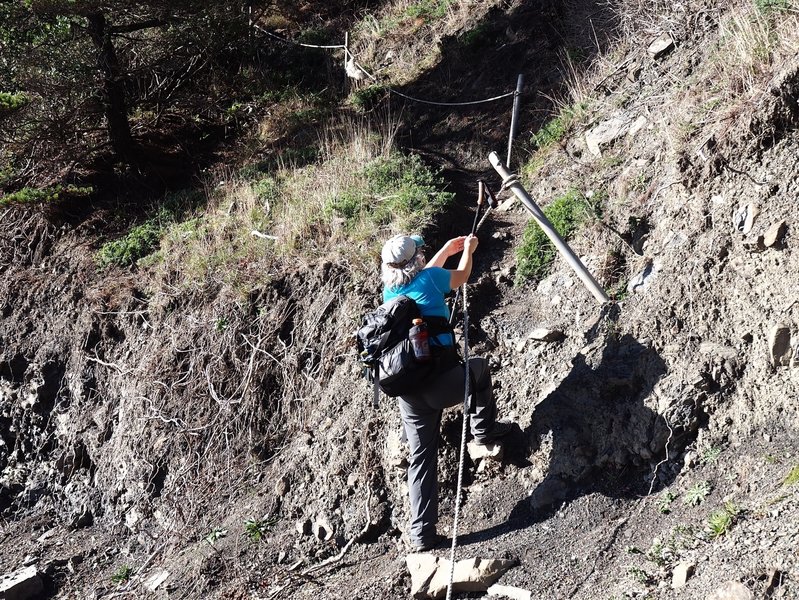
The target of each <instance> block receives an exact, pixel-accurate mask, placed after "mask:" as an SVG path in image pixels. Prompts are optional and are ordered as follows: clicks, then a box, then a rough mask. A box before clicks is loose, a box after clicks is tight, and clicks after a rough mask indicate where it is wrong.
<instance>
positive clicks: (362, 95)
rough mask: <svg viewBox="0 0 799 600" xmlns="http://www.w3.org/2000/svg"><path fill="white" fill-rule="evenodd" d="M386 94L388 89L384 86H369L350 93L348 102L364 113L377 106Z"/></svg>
mask: <svg viewBox="0 0 799 600" xmlns="http://www.w3.org/2000/svg"><path fill="white" fill-rule="evenodd" d="M388 93H389V91H388V88H387V87H386V86H384V85H380V84H376V85H370V86H368V87H365V88H362V89H360V90H355V91H354V92H352V95H351V97H350V102H352V105H353V106H355V108H357V109H359V110H361V111H363V112H365V111H368V110H372V109H373V108H374V107H375V106H377V105H378V104H379V103H380V102H381V101H382V100H383V99H384V98H385V97H386V96H387V95H388Z"/></svg>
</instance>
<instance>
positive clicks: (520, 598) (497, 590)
mask: <svg viewBox="0 0 799 600" xmlns="http://www.w3.org/2000/svg"><path fill="white" fill-rule="evenodd" d="M486 593H487V594H488V595H489V596H505V597H506V598H510V599H511V600H532V598H533V593H532V592H531V591H529V590H523V589H522V588H518V587H514V586H512V585H499V584H498V583H495V584H494V585H492V586H491V587H489V588H488V590H486Z"/></svg>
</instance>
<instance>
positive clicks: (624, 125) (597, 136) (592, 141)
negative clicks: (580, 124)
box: [585, 116, 630, 156]
mask: <svg viewBox="0 0 799 600" xmlns="http://www.w3.org/2000/svg"><path fill="white" fill-rule="evenodd" d="M629 128H630V119H629V118H628V117H626V116H618V117H613V118H612V119H608V120H607V121H603V122H602V123H600V124H599V125H597V126H596V127H594V128H593V129H591V130H590V131H588V132H587V133H586V134H585V144H586V146H588V150H589V151H590V152H591V154H593V155H594V156H602V147H603V146H609V145H610V144H612V143H613V142H614V141H615V140H617V139H619V138H620V137H621V136H623V135H624V134H626V133H627V131H628V130H629Z"/></svg>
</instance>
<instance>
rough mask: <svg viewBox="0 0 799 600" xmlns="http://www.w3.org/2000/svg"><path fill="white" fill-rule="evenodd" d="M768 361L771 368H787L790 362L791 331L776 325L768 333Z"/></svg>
mask: <svg viewBox="0 0 799 600" xmlns="http://www.w3.org/2000/svg"><path fill="white" fill-rule="evenodd" d="M767 343H768V349H769V360H770V361H771V365H772V366H773V367H781V366H787V365H788V364H790V362H791V355H792V351H791V329H790V327H788V326H787V325H785V324H778V325H775V326H774V327H772V328H771V329H770V330H769V332H768V340H767Z"/></svg>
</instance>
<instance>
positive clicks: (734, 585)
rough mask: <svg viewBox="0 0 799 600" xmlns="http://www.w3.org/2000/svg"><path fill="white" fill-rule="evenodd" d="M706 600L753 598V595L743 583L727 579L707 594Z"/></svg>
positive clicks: (745, 599)
mask: <svg viewBox="0 0 799 600" xmlns="http://www.w3.org/2000/svg"><path fill="white" fill-rule="evenodd" d="M708 600H754V595H753V594H752V592H750V591H749V588H747V587H746V586H745V585H744V584H742V583H739V582H737V581H728V582H727V583H725V584H724V585H722V586H721V587H720V588H719V589H717V590H716V591H715V592H713V593H712V594H711V595H710V596H708Z"/></svg>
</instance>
